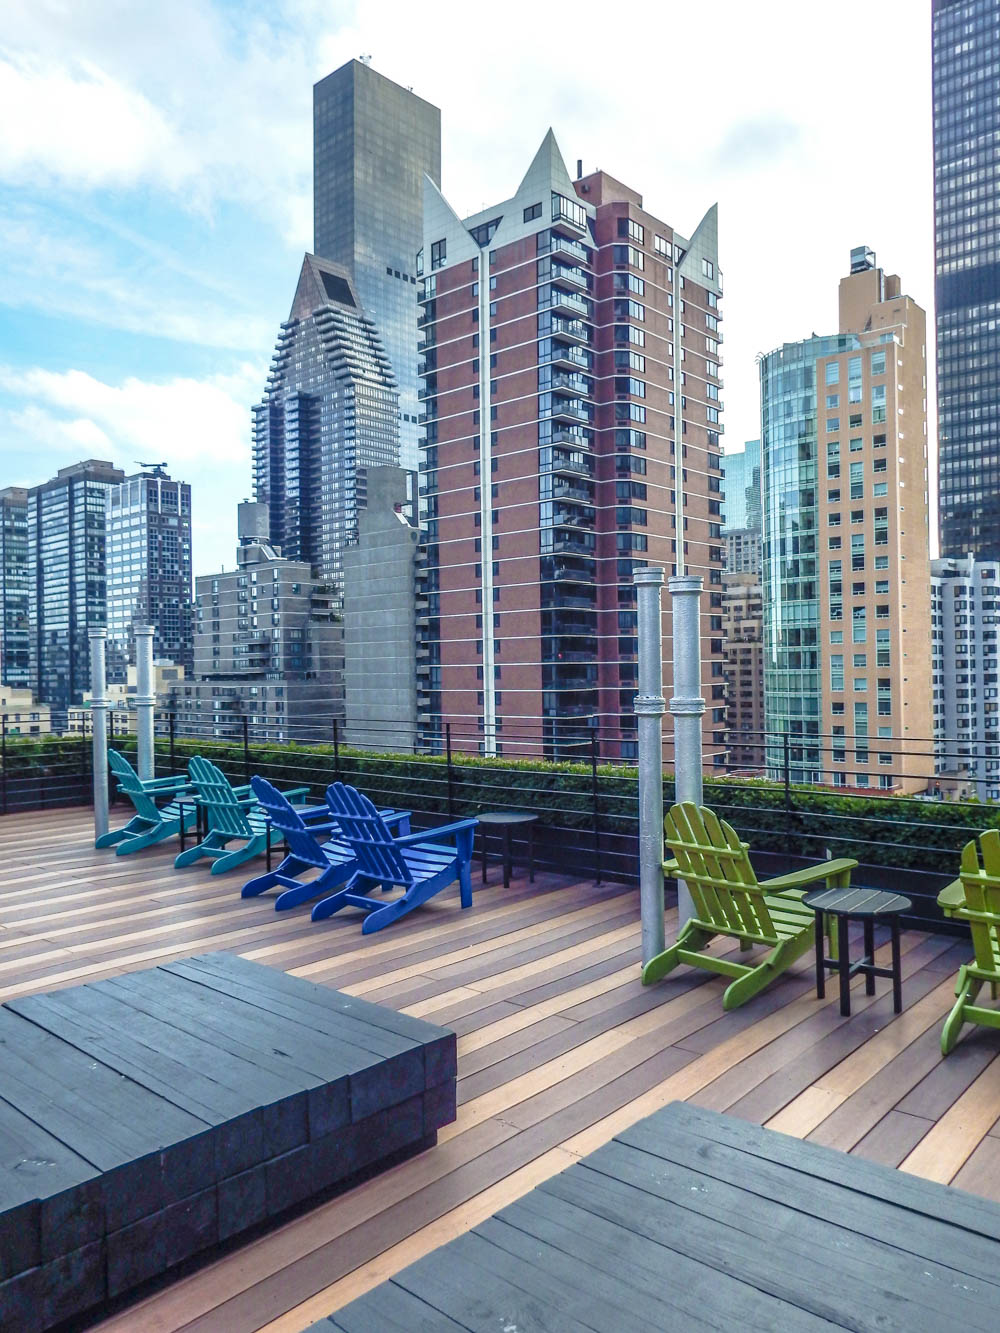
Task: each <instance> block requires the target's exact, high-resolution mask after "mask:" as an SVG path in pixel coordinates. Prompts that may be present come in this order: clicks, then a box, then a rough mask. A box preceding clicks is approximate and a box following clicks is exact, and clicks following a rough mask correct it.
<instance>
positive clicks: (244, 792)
mask: <svg viewBox="0 0 1000 1333" xmlns="http://www.w3.org/2000/svg"><path fill="white" fill-rule="evenodd" d="M233 795H234V796H253V788H252V787H251V786H250V783H249V782H241V783H240V785H239V786H238V787H234V788H233ZM256 799H257V798H256V797H254V800H256Z"/></svg>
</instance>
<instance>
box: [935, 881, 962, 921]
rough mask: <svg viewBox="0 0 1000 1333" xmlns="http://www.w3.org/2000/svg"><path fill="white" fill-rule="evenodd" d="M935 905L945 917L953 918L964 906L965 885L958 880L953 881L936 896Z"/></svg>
mask: <svg viewBox="0 0 1000 1333" xmlns="http://www.w3.org/2000/svg"><path fill="white" fill-rule="evenodd" d="M937 905H938V907H940V909H941V911H942V912H943V913H944V914H945V916H954V915H955V913H956V912H957V911H958V909H959V908H960V907H964V906H965V885H964V884H963V883H962V881H961V880H960V879H953V880H952V882H951V883H950V884H946V885H945V886H944V888H943V889H942V890H941V892H940V893H939V894H938V896H937Z"/></svg>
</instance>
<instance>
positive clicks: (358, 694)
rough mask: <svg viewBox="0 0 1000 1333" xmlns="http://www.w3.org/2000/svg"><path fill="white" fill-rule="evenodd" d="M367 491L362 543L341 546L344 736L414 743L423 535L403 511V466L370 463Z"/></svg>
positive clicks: (373, 745)
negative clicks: (418, 561) (418, 584)
mask: <svg viewBox="0 0 1000 1333" xmlns="http://www.w3.org/2000/svg"><path fill="white" fill-rule="evenodd" d="M367 497H368V499H367V508H366V509H361V510H359V511H358V541H357V544H356V545H354V546H349V547H347V548H345V550H344V697H345V712H346V723H345V739H346V741H347V743H348V744H350V745H360V746H364V747H365V748H366V749H371V750H412V749H413V747H414V740H415V737H416V725H417V689H416V605H415V584H414V578H415V558H416V553H417V547H418V544H419V540H420V534H419V531H418V529H416V528H414V527H413V526H411V524H410V523H409V522H407V520H406V519H405V518H404V517H403V515H402V514H401V513H400V512H398V506H400V505H402V504H403V503H405V501H406V473H405V472H404V471H403V469H402V468H394V467H379V468H369V469H368V475H367Z"/></svg>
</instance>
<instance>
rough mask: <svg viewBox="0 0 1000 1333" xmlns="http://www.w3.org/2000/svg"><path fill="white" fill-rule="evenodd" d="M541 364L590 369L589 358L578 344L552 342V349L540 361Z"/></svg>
mask: <svg viewBox="0 0 1000 1333" xmlns="http://www.w3.org/2000/svg"><path fill="white" fill-rule="evenodd" d="M542 364H543V365H552V366H565V367H566V368H567V369H574V368H577V369H580V370H590V369H592V363H591V358H590V357H589V356H588V355H587V353H586V352H585V351H584V350H583V349H582V348H581V347H579V346H575V345H573V344H567V343H560V342H553V344H552V351H551V352H550V353H549V355H548V356H547V357H546V358H545V360H544V361H543V362H542Z"/></svg>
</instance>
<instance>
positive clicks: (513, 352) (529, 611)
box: [418, 131, 725, 757]
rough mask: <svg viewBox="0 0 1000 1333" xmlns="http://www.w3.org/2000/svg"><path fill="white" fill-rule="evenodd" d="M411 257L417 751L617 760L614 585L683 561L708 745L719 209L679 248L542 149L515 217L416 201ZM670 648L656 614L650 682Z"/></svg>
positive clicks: (627, 673) (626, 714)
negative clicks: (693, 587)
mask: <svg viewBox="0 0 1000 1333" xmlns="http://www.w3.org/2000/svg"><path fill="white" fill-rule="evenodd" d="M424 236H425V240H424V254H423V267H424V273H425V276H424V282H423V288H422V316H421V325H422V333H423V343H422V350H423V363H422V372H423V382H422V388H423V400H422V407H423V413H424V417H425V423H426V443H425V447H424V457H423V465H422V467H423V471H422V476H421V493H422V496H423V505H424V510H423V516H424V526H425V530H426V534H427V552H426V581H425V587H426V592H427V602H428V606H427V626H426V634H427V652H426V655H425V656H424V657H423V659H422V660H421V662H420V664H419V666H418V670H419V672H420V683H421V686H422V691H421V710H422V712H423V714H424V720H425V722H426V726H427V731H428V734H429V735H430V736H432V737H433V736H434V735H435V734H436V735H437V736H438V738H440V728H441V726H442V724H445V723H447V722H449V721H450V722H452V723H453V728H454V729H453V740H454V738H455V737H457V736H459V735H461V736H462V737H464V738H465V741H464V743H465V744H471V745H472V746H473V747H474V746H475V745H476V742H477V738H481V740H479V744H480V745H481V746H482V748H483V749H484V750H485V751H486V752H487V753H490V752H492V751H493V750H494V749H495V750H497V751H501V750H502V751H503V752H504V753H508V754H513V755H517V754H523V753H526V752H530V749H531V747H532V745H535V746H537V745H538V743H539V741H541V743H542V744H543V746H544V748H545V750H546V752H548V753H550V754H555V753H558V754H559V755H561V756H564V757H565V756H569V757H572V756H573V755H574V754H575V755H577V756H578V755H580V754H581V753H583V752H584V751H582V750H581V749H580V748H579V746H580V743H581V742H580V737H581V734H583V735H584V736H586V735H587V734H588V733H587V731H586V728H587V727H588V726H589V725H591V723H590V719H593V720H594V724H595V725H597V724H599V730H600V742H601V746H602V752H603V753H606V754H609V755H619V756H625V757H627V756H633V755H635V753H636V742H635V732H634V729H633V727H634V722H635V718H634V716H633V714H632V709H633V701H634V697H635V692H636V684H637V637H636V635H637V611H636V599H635V591H636V590H635V588H634V586H633V584H632V573H633V570H635V569H636V568H638V567H640V566H644V565H646V564H649V563H653V564H657V565H661V566H666V568H667V571H668V573H669V572H670V570H671V568H672V567H673V565H674V564H675V563H676V560H677V556H678V549H677V543H678V542H683V544H684V550H685V552H686V556H687V560H688V566H689V569H690V570H691V571H692V572H697V573H700V574H702V575H704V577H705V583H706V589H707V591H706V593H705V596H704V599H703V610H704V612H705V614H704V617H703V621H702V631H703V636H704V637H703V644H702V652H703V661H704V669H705V676H706V681H705V686H704V692H705V694H706V697H707V698H708V700H709V709H710V711H709V714H708V717H707V722H708V724H709V725H708V735H707V740H708V746H707V749H708V750H709V752H711V751H712V748H713V743H715V742H717V743H718V744H719V746H720V747H721V745H722V744H723V742H724V739H725V733H724V730H723V727H724V724H725V708H724V686H723V683H722V660H721V656H722V632H721V631H722V619H721V603H722V596H721V588H720V586H719V585H720V584H721V571H722V545H721V535H720V533H721V522H722V516H721V470H722V469H721V455H720V451H719V434H720V430H721V427H720V424H719V414H720V408H721V404H720V401H719V400H720V393H721V384H720V364H719V343H720V333H719V324H720V318H721V317H720V313H719V301H720V297H721V293H722V287H721V277H720V274H719V269H718V254H717V223H716V212H715V209H714V208H713V209H710V210H709V212H708V213H707V214H706V215H705V217H704V218H703V220H702V222H701V223H700V225H699V226H698V228H697V229H696V231H695V233H694V235H693V237H692V238H691V239H687V238H684V237H681V236H680V235H679V234H677V233H675V232H674V230H673V228H672V227H670V226H669V225H668V224H667V223H665V222H663V221H661V220H660V219H659V218H657V217H656V216H654V215H653V214H652V213H651V212H649V211H648V210H647V209H646V208H645V207H644V205H643V200H642V196H641V195H639V194H638V193H637V192H636V191H635V190H633V189H630V188H629V187H628V186H626V185H623V184H621V183H620V182H619V181H616V180H614V179H613V178H612V177H610V176H608V175H606V174H605V173H603V172H595V173H594V174H592V175H588V176H583V175H582V174H581V175H580V177H579V178H578V179H577V180H575V181H574V180H572V179H571V178H570V176H569V173H568V172H567V170H566V166H565V163H564V162H563V159H562V156H561V154H560V152H559V148H558V146H557V144H556V141H555V138H554V136H553V135H552V132H551V131H549V133H548V134H547V135H546V136H545V139H544V141H543V142H542V145H541V147H540V148H539V150H538V152H537V154H536V155H535V158H534V160H533V161H532V163H531V165H530V166H529V168H528V171H527V173H526V174H525V177H524V179H523V181H522V182H521V185H520V186H519V188H518V190H517V192H516V194H515V195H514V196H513V198H511V199H507V200H505V201H504V202H502V203H498V204H496V205H495V206H493V207H491V208H488V209H485V210H483V211H482V212H481V213H477V214H476V215H474V216H473V217H471V218H467V219H465V220H464V221H463V220H462V219H461V218H459V217H458V215H457V214H456V213H455V212H454V211H453V210H452V209H451V207H450V206H449V205H448V203H447V202H446V201H445V199H444V198H443V197H442V195H441V194H440V192H439V191H438V190H436V189H435V188H434V187H433V186H431V185H430V184H428V187H427V196H426V199H425V203H424ZM682 255H686V256H687V260H688V262H687V268H688V274H689V276H687V277H686V279H683V280H682V281H683V285H682V283H681V282H675V273H674V266H675V264H676V262H677V261H678V260H679V259H680V258H681V256H682ZM676 288H680V290H676ZM675 319H677V320H679V321H681V327H680V329H679V330H678V332H679V333H680V335H681V339H682V351H683V353H684V358H685V360H684V370H683V374H678V375H677V376H676V379H675V367H674V351H673V341H674V333H675V324H674V321H675ZM675 389H676V390H679V392H677V394H676V406H675ZM678 407H679V409H680V417H679V421H680V423H681V445H680V447H681V453H682V457H681V458H676V456H675V454H674V427H675V413H676V412H677V409H678ZM679 486H684V488H685V492H686V504H685V514H684V524H683V531H682V530H681V528H680V525H679V523H678V518H677V510H678V503H677V488H678V487H679ZM669 626H670V619H669V609H668V615H667V617H666V620H665V630H664V633H665V657H666V660H667V663H668V667H667V671H668V682H669V673H670V666H669V664H670V662H671V660H672V655H671V652H670V628H669ZM713 724H717V726H718V728H719V730H718V731H714V730H713V729H712V726H713ZM574 746H576V747H577V748H576V749H574V748H573V747H574Z"/></svg>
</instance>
